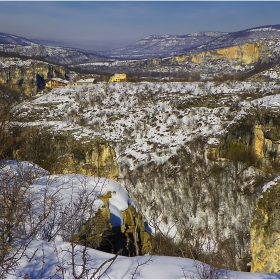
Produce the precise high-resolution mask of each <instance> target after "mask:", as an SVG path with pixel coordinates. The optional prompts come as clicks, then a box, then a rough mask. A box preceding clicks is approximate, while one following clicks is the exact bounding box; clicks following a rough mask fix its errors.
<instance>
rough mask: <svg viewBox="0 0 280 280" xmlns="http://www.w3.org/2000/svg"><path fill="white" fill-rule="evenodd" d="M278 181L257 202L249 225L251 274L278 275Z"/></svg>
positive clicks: (279, 267)
mask: <svg viewBox="0 0 280 280" xmlns="http://www.w3.org/2000/svg"><path fill="white" fill-rule="evenodd" d="M279 201H280V181H277V180H276V181H275V182H274V183H273V184H271V186H270V187H269V188H268V189H267V190H266V191H265V192H264V193H263V194H262V196H261V198H260V199H259V201H258V204H257V208H256V210H255V213H254V218H253V222H252V224H251V230H250V235H251V250H252V261H251V271H252V272H268V273H280V251H279V248H280V230H279V229H280V219H279V217H280V203H279Z"/></svg>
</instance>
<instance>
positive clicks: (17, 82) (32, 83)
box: [0, 58, 66, 96]
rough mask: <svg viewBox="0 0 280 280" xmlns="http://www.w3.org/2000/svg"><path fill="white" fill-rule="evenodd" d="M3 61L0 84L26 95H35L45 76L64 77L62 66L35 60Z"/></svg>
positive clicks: (42, 84) (42, 85) (0, 69)
mask: <svg viewBox="0 0 280 280" xmlns="http://www.w3.org/2000/svg"><path fill="white" fill-rule="evenodd" d="M11 60H12V59H9V61H4V63H3V64H4V66H3V65H2V67H0V84H2V85H5V86H8V87H11V88H13V89H15V90H17V91H20V92H23V93H25V94H26V95H28V96H32V95H35V94H36V93H37V91H38V90H42V89H43V88H44V86H45V80H46V79H47V78H63V79H65V76H66V70H65V68H64V67H62V66H58V65H51V64H48V63H44V62H39V61H35V60H26V61H22V60H20V59H16V58H15V59H14V61H11ZM0 65H1V63H0Z"/></svg>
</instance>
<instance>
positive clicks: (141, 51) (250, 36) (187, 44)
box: [0, 24, 280, 65]
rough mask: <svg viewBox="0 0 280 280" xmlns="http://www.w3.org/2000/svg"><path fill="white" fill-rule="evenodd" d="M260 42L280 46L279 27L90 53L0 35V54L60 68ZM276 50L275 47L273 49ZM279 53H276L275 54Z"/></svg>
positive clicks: (154, 40)
mask: <svg viewBox="0 0 280 280" xmlns="http://www.w3.org/2000/svg"><path fill="white" fill-rule="evenodd" d="M260 40H273V41H274V42H276V44H277V46H278V42H279V46H280V24H278V25H266V26H261V27H254V28H250V29H246V30H242V31H237V32H212V31H208V32H198V33H193V34H188V35H181V36H179V35H149V36H147V37H145V38H143V39H141V40H139V41H138V42H136V43H134V44H131V45H129V46H127V47H123V48H119V49H114V50H111V51H90V50H82V49H77V48H71V47H62V46H58V45H57V46H55V44H56V43H57V44H59V43H58V42H51V46H50V43H48V41H44V40H36V39H33V40H29V39H25V38H23V37H20V36H15V35H11V34H7V33H0V52H4V53H9V54H17V55H23V56H27V57H36V58H40V59H43V60H45V61H48V62H51V63H57V64H60V65H78V64H83V63H96V62H109V63H111V62H113V61H116V60H129V59H139V60H140V59H147V58H168V57H173V56H178V55H187V54H191V53H199V52H205V51H209V50H214V49H220V48H226V47H231V46H237V45H244V44H247V43H252V42H257V41H260ZM277 48H278V47H277ZM277 52H279V51H277Z"/></svg>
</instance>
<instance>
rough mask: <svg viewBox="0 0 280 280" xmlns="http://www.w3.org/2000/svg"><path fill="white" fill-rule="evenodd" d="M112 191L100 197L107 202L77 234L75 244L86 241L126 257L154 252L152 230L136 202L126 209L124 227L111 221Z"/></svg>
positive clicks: (74, 239) (95, 246)
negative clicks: (147, 227)
mask: <svg viewBox="0 0 280 280" xmlns="http://www.w3.org/2000/svg"><path fill="white" fill-rule="evenodd" d="M111 197H112V193H111V192H109V193H107V194H106V195H103V196H101V197H99V199H101V200H102V202H103V203H104V205H103V206H102V207H101V208H100V209H99V210H98V212H97V213H96V214H95V216H94V217H93V218H92V219H90V220H89V221H87V222H86V223H85V224H84V225H83V226H82V227H81V228H80V231H79V233H78V234H77V235H75V236H74V237H73V240H72V241H74V242H75V243H79V244H83V245H87V246H90V247H92V248H96V249H98V250H101V251H104V252H108V253H114V254H116V253H118V252H119V251H120V250H122V251H121V254H122V255H125V256H130V257H132V256H140V255H144V254H147V253H150V252H151V251H152V244H151V240H150V233H149V232H148V231H147V230H146V229H145V224H144V218H143V216H142V214H141V213H140V212H138V211H137V210H136V208H135V207H134V206H133V205H131V204H130V205H128V208H127V209H125V210H124V211H122V216H123V221H122V226H114V225H112V224H111V223H110V219H111V215H112V213H111V212H110V209H109V199H110V198H111Z"/></svg>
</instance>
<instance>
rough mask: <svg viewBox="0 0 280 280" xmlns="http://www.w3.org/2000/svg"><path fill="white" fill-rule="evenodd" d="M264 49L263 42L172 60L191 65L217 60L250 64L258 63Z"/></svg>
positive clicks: (176, 57)
mask: <svg viewBox="0 0 280 280" xmlns="http://www.w3.org/2000/svg"><path fill="white" fill-rule="evenodd" d="M266 49H267V48H266V45H265V44H264V43H263V41H259V42H255V43H248V44H244V45H239V46H231V47H225V48H220V49H215V50H210V51H204V52H200V53H197V54H190V55H186V56H175V57H174V58H172V59H173V60H175V61H177V62H180V63H183V62H187V61H188V62H192V63H204V62H207V61H212V62H213V61H215V60H219V59H228V60H234V61H235V62H239V63H242V64H251V63H256V62H258V61H260V59H261V58H262V57H263V55H264V52H265V51H266Z"/></svg>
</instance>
